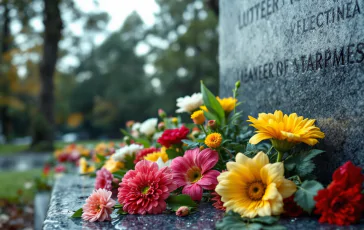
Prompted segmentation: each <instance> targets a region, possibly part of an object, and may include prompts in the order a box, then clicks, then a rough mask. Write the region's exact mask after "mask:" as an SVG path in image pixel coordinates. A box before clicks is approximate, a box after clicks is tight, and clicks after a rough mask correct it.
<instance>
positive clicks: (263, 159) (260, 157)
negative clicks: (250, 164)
mask: <svg viewBox="0 0 364 230" xmlns="http://www.w3.org/2000/svg"><path fill="white" fill-rule="evenodd" d="M253 161H254V163H255V164H256V167H257V168H259V169H261V168H263V167H264V166H265V165H266V164H269V158H268V155H267V154H265V153H264V152H262V151H260V152H259V153H258V154H257V155H255V157H254V158H253Z"/></svg>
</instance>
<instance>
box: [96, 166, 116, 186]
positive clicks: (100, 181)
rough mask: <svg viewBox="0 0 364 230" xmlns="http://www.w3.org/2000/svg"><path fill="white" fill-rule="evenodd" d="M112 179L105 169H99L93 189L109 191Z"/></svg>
mask: <svg viewBox="0 0 364 230" xmlns="http://www.w3.org/2000/svg"><path fill="white" fill-rule="evenodd" d="M113 179H114V177H113V175H112V174H111V173H110V172H109V171H108V170H107V169H105V168H102V169H100V170H99V171H97V172H96V181H95V189H99V188H103V189H106V190H108V191H111V190H112V182H113Z"/></svg>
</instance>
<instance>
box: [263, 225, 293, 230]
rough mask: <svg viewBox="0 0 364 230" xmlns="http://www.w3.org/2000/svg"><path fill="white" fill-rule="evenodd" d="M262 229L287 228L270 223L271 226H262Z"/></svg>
mask: <svg viewBox="0 0 364 230" xmlns="http://www.w3.org/2000/svg"><path fill="white" fill-rule="evenodd" d="M262 229H263V230H286V229H287V228H286V227H284V226H283V225H272V226H263V228H262Z"/></svg>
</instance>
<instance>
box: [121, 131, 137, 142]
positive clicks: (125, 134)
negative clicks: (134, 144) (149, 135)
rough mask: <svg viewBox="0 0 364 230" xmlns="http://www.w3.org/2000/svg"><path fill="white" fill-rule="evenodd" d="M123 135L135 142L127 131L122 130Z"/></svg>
mask: <svg viewBox="0 0 364 230" xmlns="http://www.w3.org/2000/svg"><path fill="white" fill-rule="evenodd" d="M120 131H121V133H122V134H124V136H127V137H129V138H130V139H132V140H134V137H133V136H132V135H130V133H128V131H126V130H125V129H120Z"/></svg>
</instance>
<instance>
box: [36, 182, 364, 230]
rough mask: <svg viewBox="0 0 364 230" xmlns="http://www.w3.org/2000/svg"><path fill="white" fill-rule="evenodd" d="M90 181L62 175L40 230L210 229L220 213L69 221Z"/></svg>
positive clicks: (303, 222)
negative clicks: (105, 220)
mask: <svg viewBox="0 0 364 230" xmlns="http://www.w3.org/2000/svg"><path fill="white" fill-rule="evenodd" d="M93 184H94V179H93V178H88V177H81V176H75V175H65V176H63V177H61V178H58V179H57V181H56V183H55V186H54V189H53V192H52V198H51V201H50V206H49V209H48V213H47V217H46V220H45V221H44V223H43V229H45V230H56V229H73V230H74V229H75V230H76V229H96V230H101V229H132V230H139V229H158V230H159V229H166V230H170V229H199V230H200V229H214V228H215V223H216V222H217V221H218V220H220V219H221V218H222V217H223V216H224V213H223V212H222V211H218V210H216V209H215V208H214V207H212V205H211V204H209V203H201V204H200V206H199V209H198V211H197V212H196V213H194V214H192V215H190V216H187V217H177V216H175V215H172V214H169V215H167V214H161V215H144V216H143V215H124V216H119V217H118V216H117V215H116V214H115V212H114V213H113V214H112V217H113V219H112V221H111V222H96V223H91V222H86V221H82V219H74V218H70V216H71V215H72V214H73V212H74V211H75V210H77V209H79V208H81V207H82V205H83V204H84V202H85V200H86V198H87V197H88V196H89V195H90V194H91V192H92V190H93ZM280 222H281V224H283V225H285V226H286V227H287V229H289V230H291V229H292V230H293V229H298V230H301V229H302V230H304V229H321V230H331V229H350V230H356V229H364V224H362V225H361V226H359V225H358V226H350V227H344V228H340V227H337V226H332V225H327V224H325V225H320V224H319V223H318V221H317V219H315V218H308V217H306V218H300V219H281V220H280Z"/></svg>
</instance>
